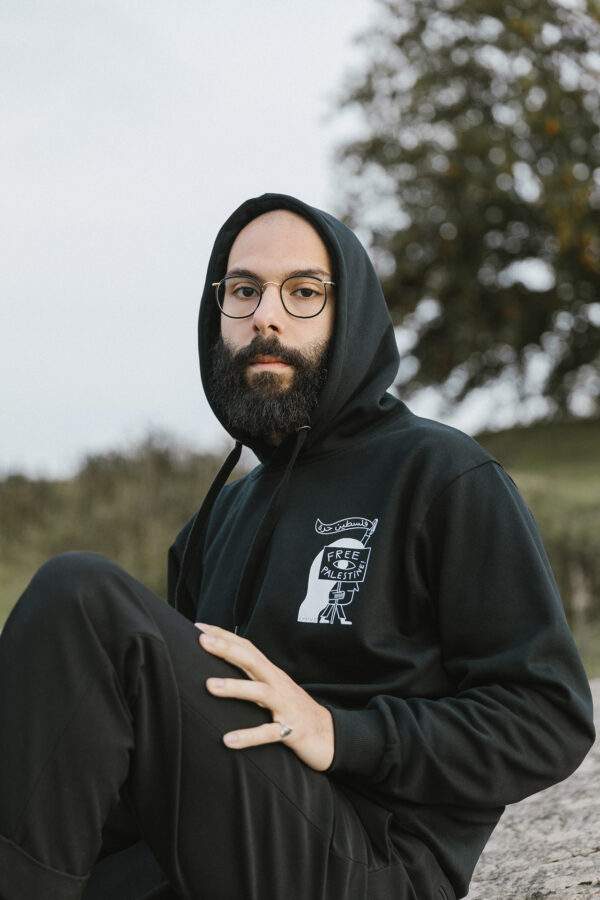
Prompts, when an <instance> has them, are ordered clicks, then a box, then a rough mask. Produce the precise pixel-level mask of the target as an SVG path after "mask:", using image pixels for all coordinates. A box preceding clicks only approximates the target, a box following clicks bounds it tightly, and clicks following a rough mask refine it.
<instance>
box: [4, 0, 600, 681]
mask: <svg viewBox="0 0 600 900" xmlns="http://www.w3.org/2000/svg"><path fill="white" fill-rule="evenodd" d="M0 75H1V77H0V84H1V85H2V88H1V93H0V112H1V114H2V123H3V128H2V133H1V134H0V165H1V167H2V171H3V173H4V179H3V186H2V194H1V206H0V210H1V211H0V223H1V224H0V228H1V235H0V238H1V241H0V247H1V248H2V249H1V251H0V308H1V310H2V328H1V329H0V385H1V394H0V397H1V403H0V538H1V540H0V621H1V620H2V619H3V618H4V617H5V616H6V614H7V613H8V611H9V610H10V608H11V606H12V604H13V603H14V602H15V600H16V599H17V597H18V595H19V593H20V592H21V590H22V589H23V587H24V586H25V584H26V582H27V580H28V578H29V577H30V575H31V573H32V572H33V571H34V569H35V568H36V567H37V566H38V565H39V564H40V563H41V562H42V561H43V560H44V559H45V558H46V557H47V556H48V555H51V554H52V553H55V552H59V551H61V550H63V549H72V548H89V549H95V550H99V551H100V552H103V553H106V554H107V555H109V556H112V557H114V558H116V559H117V560H118V561H120V562H121V563H123V564H124V565H125V566H126V567H128V568H129V569H130V570H131V571H132V572H133V574H135V575H137V577H139V578H141V579H142V580H143V581H145V582H146V583H148V584H149V585H150V586H151V587H152V588H153V589H154V590H156V591H157V592H158V593H160V594H163V595H164V574H165V559H166V550H167V548H168V546H169V544H170V542H171V540H172V539H173V536H174V535H175V533H176V532H177V531H178V529H179V528H180V527H181V526H182V525H183V523H184V522H185V521H186V520H187V519H188V518H189V516H190V515H191V514H192V513H193V512H194V510H195V509H196V508H197V506H198V505H199V503H200V501H201V499H202V496H203V494H204V491H205V489H206V486H207V484H208V483H209V482H210V479H211V477H212V475H213V474H214V471H215V470H216V468H217V467H218V464H219V459H220V457H221V455H222V453H223V450H224V448H225V447H226V446H227V445H228V444H229V443H230V441H229V440H228V439H227V437H226V436H225V435H224V434H223V432H222V430H221V429H220V426H219V425H218V424H217V423H216V420H215V419H214V417H213V416H212V414H211V413H210V410H209V409H208V407H207V405H206V403H205V401H204V398H203V396H202V391H201V387H200V379H199V375H198V363H197V354H196V315H197V306H198V301H199V296H200V292H201V287H202V284H203V280H204V271H205V266H206V262H207V259H208V255H209V253H210V249H211V246H212V241H213V239H214V236H215V234H216V231H217V230H218V228H219V226H220V225H221V223H222V222H223V220H224V219H225V218H226V217H227V216H228V215H229V213H230V212H231V211H232V210H233V209H234V208H235V207H236V206H237V205H238V204H239V203H240V202H242V201H243V200H244V199H246V198H247V197H249V196H253V195H257V194H260V193H262V192H264V191H281V192H284V193H291V194H295V195H297V196H300V197H301V198H302V199H304V200H306V201H308V202H309V203H312V204H314V205H317V206H320V207H323V208H326V209H328V210H330V211H331V212H334V213H335V214H337V215H339V216H340V217H343V218H344V219H345V220H346V221H347V222H348V223H349V224H350V225H351V226H352V227H353V228H355V230H356V231H357V232H358V234H359V235H360V237H361V238H362V239H363V241H364V242H365V244H366V245H367V246H368V247H369V250H370V252H371V255H372V258H373V261H374V263H375V265H376V267H377V269H378V272H379V274H380V277H381V280H382V282H383V285H384V289H385V294H386V297H387V299H388V303H389V305H390V309H391V311H392V315H393V317H394V320H395V323H396V325H397V337H398V344H399V347H400V350H401V354H402V362H401V366H400V370H399V373H398V382H397V385H396V388H395V390H397V391H398V393H399V395H400V396H402V397H403V398H404V399H406V400H407V402H408V403H409V405H410V406H411V408H412V409H413V410H414V411H415V412H418V413H420V414H423V415H430V416H433V417H434V418H438V419H442V420H443V421H446V422H449V423H450V424H454V425H456V426H458V427H460V428H462V429H464V430H466V431H468V432H470V433H471V434H474V435H476V436H477V439H478V440H480V441H481V442H482V443H483V444H484V445H485V446H486V447H488V449H490V451H491V452H492V453H493V454H494V455H496V456H497V457H498V458H499V459H500V461H501V462H502V463H503V465H505V467H506V468H507V469H508V471H509V472H510V474H511V475H512V476H513V478H515V480H516V481H517V483H518V485H519V487H520V489H521V490H522V492H523V494H524V495H525V498H526V500H527V501H528V503H529V504H530V506H531V507H532V509H533V512H534V514H535V515H536V518H537V519H538V524H539V525H540V528H541V530H542V534H543V537H544V541H545V544H546V547H547V549H548V552H549V555H550V558H551V562H552V564H553V568H554V570H555V573H556V576H557V579H558V581H559V585H560V588H561V591H562V595H563V599H564V603H565V609H566V612H567V615H568V617H569V620H570V623H571V625H572V627H573V629H574V631H575V634H576V638H577V640H578V642H579V643H580V647H581V649H582V653H583V654H584V657H585V661H586V665H587V666H588V671H590V672H592V673H593V674H600V562H599V561H598V552H597V547H598V540H599V538H600V465H599V462H598V459H599V456H600V454H599V453H598V447H599V438H600V421H599V419H600V400H599V398H600V0H503V2H499V0H352V2H351V3H348V2H345V0H329V2H328V3H326V4H322V3H319V2H317V0H305V2H304V3H303V4H301V5H300V4H282V3H276V2H274V0H254V2H253V3H247V2H242V0H219V2H217V0H206V2H203V3H202V4H198V3H194V2H192V0H178V2H175V3H167V2H166V0H144V2H143V3H142V2H141V0H138V2H131V3H127V4H122V3H119V2H117V0H100V2H98V3H94V4H82V3H80V2H78V0H45V2H36V0H19V2H16V0H7V2H5V3H4V4H3V5H2V9H1V10H0ZM251 464H252V461H251V459H250V458H247V459H246V465H247V466H250V465H251Z"/></svg>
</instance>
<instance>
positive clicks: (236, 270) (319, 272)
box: [225, 266, 331, 283]
mask: <svg viewBox="0 0 600 900" xmlns="http://www.w3.org/2000/svg"><path fill="white" fill-rule="evenodd" d="M232 275H238V276H245V277H247V278H254V280H255V281H258V282H259V283H261V279H260V276H259V275H257V273H256V272H253V271H252V270H251V269H243V268H240V267H238V266H234V267H233V268H232V269H228V271H227V272H226V273H225V277H226V278H230V277H231V276H232ZM297 275H316V276H317V278H323V279H324V280H325V281H328V280H329V279H330V278H331V272H327V271H325V269H322V268H321V267H320V266H306V267H305V268H303V269H294V270H293V271H292V272H287V273H286V275H285V277H286V278H294V277H295V276H297Z"/></svg>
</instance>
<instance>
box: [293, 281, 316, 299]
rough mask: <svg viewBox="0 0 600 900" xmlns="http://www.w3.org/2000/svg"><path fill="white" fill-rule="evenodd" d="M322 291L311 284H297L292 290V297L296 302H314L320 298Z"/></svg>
mask: <svg viewBox="0 0 600 900" xmlns="http://www.w3.org/2000/svg"><path fill="white" fill-rule="evenodd" d="M322 294H323V291H322V290H321V289H320V287H319V286H317V285H313V284H299V285H296V286H295V287H294V288H293V290H292V295H293V296H294V297H297V298H298V300H314V299H316V298H317V297H320V296H322Z"/></svg>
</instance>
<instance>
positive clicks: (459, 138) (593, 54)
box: [339, 0, 600, 417]
mask: <svg viewBox="0 0 600 900" xmlns="http://www.w3.org/2000/svg"><path fill="white" fill-rule="evenodd" d="M377 2H378V5H379V7H380V21H379V24H378V25H376V26H375V27H374V28H373V29H372V30H370V31H369V32H368V33H367V34H366V35H365V36H364V37H363V38H362V40H363V42H364V45H365V48H366V52H367V61H366V69H365V71H364V72H361V73H356V74H355V75H354V77H353V79H352V81H351V83H350V84H349V85H348V86H347V87H346V90H345V93H344V95H343V97H342V105H343V106H345V107H355V108H357V109H358V110H359V111H360V114H361V118H362V120H363V122H364V125H365V126H366V131H365V135H364V136H362V137H360V138H359V139H357V140H354V141H352V142H350V143H348V144H346V145H345V146H344V147H342V148H341V149H340V152H339V160H340V163H341V171H342V178H343V181H342V189H343V195H344V199H343V201H342V209H341V212H342V215H343V217H344V218H345V219H346V221H348V223H349V224H350V225H351V226H353V227H354V228H357V229H358V230H360V229H361V227H362V229H363V234H364V236H365V237H366V239H367V242H368V243H369V244H370V245H371V248H372V250H373V254H374V259H375V263H376V266H377V267H378V269H379V272H380V275H381V277H382V282H383V285H384V290H385V294H386V297H387V300H388V303H389V306H390V309H391V311H392V314H393V317H394V320H395V322H396V323H402V324H403V325H405V326H406V327H407V328H409V329H410V330H411V332H412V335H413V337H412V343H413V346H412V349H411V350H410V353H409V355H407V356H406V357H405V359H404V360H403V365H402V366H401V369H400V374H399V378H400V382H401V383H403V384H404V386H403V393H404V394H406V393H409V394H410V393H411V392H413V391H415V390H417V389H419V388H421V387H423V386H426V385H432V384H433V385H437V386H439V388H440V390H441V391H442V393H443V395H444V396H445V398H446V399H447V401H448V402H449V403H450V404H452V403H456V402H457V401H459V400H461V399H463V398H464V397H465V396H466V395H467V394H468V393H469V391H471V390H472V389H474V388H476V387H478V386H481V385H485V384H489V383H490V382H492V381H494V380H495V379H497V378H498V377H500V376H503V377H506V376H507V375H510V377H511V378H512V379H514V381H515V383H516V384H517V385H518V387H519V391H520V396H521V397H522V398H526V397H527V396H528V395H531V394H532V393H537V394H539V395H541V396H543V397H545V398H546V405H545V411H546V415H548V416H555V417H558V416H561V415H564V414H568V413H580V414H586V415H596V414H598V411H599V409H600V406H599V397H600V2H599V0H562V2H561V0H377Z"/></svg>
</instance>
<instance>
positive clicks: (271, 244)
mask: <svg viewBox="0 0 600 900" xmlns="http://www.w3.org/2000/svg"><path fill="white" fill-rule="evenodd" d="M299 272H301V273H303V274H307V275H309V274H312V275H316V276H317V277H319V278H321V279H322V280H324V281H331V280H333V279H332V272H331V261H330V259H329V254H328V252H327V248H326V247H325V244H324V243H323V241H322V240H321V238H320V237H319V235H318V233H317V232H316V231H315V229H314V228H313V227H312V226H311V225H309V224H308V222H306V221H305V220H304V219H302V218H301V217H300V216H297V215H294V214H293V213H290V212H287V211H284V210H277V211H274V212H270V213H266V214H264V215H262V216H260V217H259V218H257V219H254V220H253V221H252V222H250V224H249V225H247V226H246V227H245V228H244V229H243V230H242V231H241V232H240V233H239V235H238V236H237V238H236V240H235V241H234V243H233V245H232V247H231V251H230V254H229V259H228V265H227V273H226V274H228V275H232V274H240V273H244V274H246V275H251V276H252V277H253V278H255V279H256V280H257V281H258V282H260V284H264V283H265V282H266V281H269V282H271V281H275V282H277V284H279V283H281V282H282V281H284V279H285V278H287V277H289V276H290V275H292V274H298V273H299ZM333 320H334V298H333V294H332V290H331V288H329V290H328V294H327V303H326V305H325V308H324V309H323V311H322V312H321V313H320V314H319V315H318V316H315V317H314V318H309V319H299V318H295V317H294V316H291V315H290V314H289V313H288V312H287V311H286V310H285V308H284V306H283V304H282V302H281V297H280V294H279V288H278V286H277V285H272V284H269V285H267V286H266V287H265V288H264V290H263V296H262V300H261V302H260V305H259V307H258V308H257V310H256V311H255V313H254V314H253V315H252V316H250V317H249V318H247V319H230V318H228V317H227V316H221V339H220V340H218V341H217V342H216V344H215V346H214V347H213V351H212V355H211V361H210V373H211V383H212V391H211V394H212V398H213V403H214V405H215V407H216V409H217V411H218V412H219V413H220V414H221V416H222V418H223V421H224V423H225V425H226V427H227V428H228V429H229V431H231V432H232V434H236V435H241V434H243V435H251V436H252V437H263V438H265V439H266V440H268V441H271V442H273V443H278V442H279V441H280V440H281V439H282V437H283V436H284V435H286V434H289V433H291V432H292V431H294V430H295V429H297V428H299V427H300V426H302V425H305V424H307V423H308V421H309V419H310V414H311V412H312V410H313V409H314V408H315V407H316V405H317V403H318V398H319V393H320V391H321V388H322V387H323V384H324V383H325V378H326V375H327V360H328V349H329V344H330V337H331V334H332V330H333Z"/></svg>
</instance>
